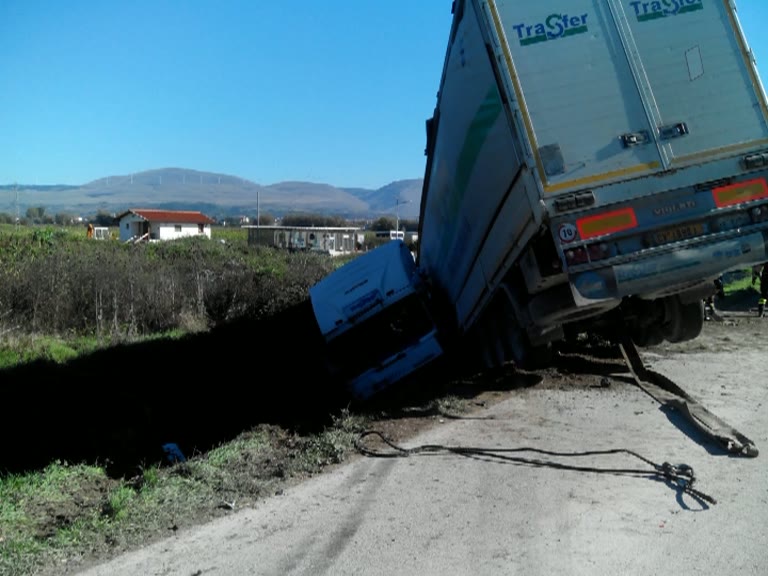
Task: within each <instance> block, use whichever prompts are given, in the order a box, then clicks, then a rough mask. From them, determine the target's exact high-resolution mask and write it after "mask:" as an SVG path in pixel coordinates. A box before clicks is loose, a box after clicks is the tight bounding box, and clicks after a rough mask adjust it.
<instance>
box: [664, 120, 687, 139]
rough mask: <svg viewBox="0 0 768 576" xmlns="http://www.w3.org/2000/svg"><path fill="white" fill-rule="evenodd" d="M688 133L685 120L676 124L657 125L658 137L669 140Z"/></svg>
mask: <svg viewBox="0 0 768 576" xmlns="http://www.w3.org/2000/svg"><path fill="white" fill-rule="evenodd" d="M686 134H688V125H687V124H686V123H685V122H679V123H677V124H667V125H666V126H659V139H660V140H669V139H671V138H679V137H680V136H685V135H686Z"/></svg>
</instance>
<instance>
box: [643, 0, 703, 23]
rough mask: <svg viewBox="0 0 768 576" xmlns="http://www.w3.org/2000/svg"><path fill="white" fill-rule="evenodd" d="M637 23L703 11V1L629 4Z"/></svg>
mask: <svg viewBox="0 0 768 576" xmlns="http://www.w3.org/2000/svg"><path fill="white" fill-rule="evenodd" d="M629 5H630V6H631V7H632V9H633V10H634V11H635V17H636V18H637V21H638V22H647V21H648V20H656V19H658V18H667V17H668V16H679V15H680V14H687V13H689V12H696V11H697V10H703V9H704V0H657V1H655V2H640V1H637V0H636V1H634V2H630V3H629Z"/></svg>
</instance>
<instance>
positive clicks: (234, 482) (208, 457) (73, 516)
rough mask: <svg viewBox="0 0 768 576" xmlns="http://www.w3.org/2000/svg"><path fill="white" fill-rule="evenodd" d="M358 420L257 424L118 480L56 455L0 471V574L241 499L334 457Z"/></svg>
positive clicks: (343, 451) (154, 532)
mask: <svg viewBox="0 0 768 576" xmlns="http://www.w3.org/2000/svg"><path fill="white" fill-rule="evenodd" d="M367 422H368V421H367V420H366V419H365V418H363V417H360V416H353V415H351V414H349V413H345V414H343V415H341V416H340V417H339V418H337V419H336V420H335V421H334V423H333V425H332V426H331V427H329V428H328V429H327V430H324V431H322V432H320V433H319V434H316V435H314V436H309V437H305V436H298V435H295V434H292V433H290V432H287V431H285V430H283V429H280V428H278V427H274V426H269V425H262V426H259V427H257V428H255V429H253V430H251V431H248V432H246V433H244V434H242V435H241V436H240V437H239V438H237V439H236V440H234V441H232V442H229V443H226V444H223V445H221V446H220V447H218V448H215V449H213V450H211V451H209V452H208V453H206V454H198V455H192V456H191V457H190V458H189V459H188V460H186V461H184V462H179V463H176V464H173V465H163V466H158V465H156V466H151V467H148V468H146V469H144V470H143V471H142V473H141V474H140V475H138V476H136V477H134V478H128V479H124V480H116V479H112V478H109V477H108V476H107V475H106V473H105V471H104V469H103V468H101V467H98V466H86V465H68V464H66V463H62V462H56V463H53V464H51V465H50V466H48V467H47V468H46V469H45V470H42V471H40V472H35V473H29V474H24V475H8V476H6V477H0V574H14V575H16V576H26V575H31V574H35V573H38V572H39V571H41V570H53V571H54V572H55V567H56V566H57V565H60V564H61V563H63V562H70V561H72V560H73V559H75V560H77V559H78V558H80V557H82V556H83V555H84V554H86V555H87V554H93V555H94V557H96V558H105V557H108V556H110V555H112V554H115V553H118V552H121V551H123V550H127V549H130V548H133V547H136V546H139V545H143V544H146V543H148V542H150V541H152V540H155V539H158V538H161V537H163V536H167V535H169V534H171V533H172V532H173V531H175V530H177V529H178V528H180V527H184V526H189V525H192V524H194V523H195V522H197V521H199V520H200V519H201V516H202V517H204V518H213V517H216V516H220V515H222V514H224V513H226V512H227V511H231V510H234V509H239V508H241V507H244V506H248V505H249V504H250V503H253V502H254V501H255V500H257V499H258V498H261V497H264V496H267V495H270V494H274V493H275V492H278V491H279V490H281V489H282V487H283V486H285V485H287V484H290V483H291V482H294V481H297V480H300V479H302V478H306V477H307V476H311V475H313V474H316V473H318V472H320V471H321V470H322V469H324V468H325V467H327V466H329V465H333V464H336V463H339V462H342V461H344V460H345V458H347V457H348V456H349V454H351V453H352V451H353V450H354V440H355V438H356V436H357V434H359V432H360V431H361V430H362V429H363V428H364V427H365V426H366V424H367ZM53 511H55V513H52V512H53Z"/></svg>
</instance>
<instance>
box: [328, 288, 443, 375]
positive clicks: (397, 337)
mask: <svg viewBox="0 0 768 576" xmlns="http://www.w3.org/2000/svg"><path fill="white" fill-rule="evenodd" d="M433 329H434V323H433V321H432V318H431V316H430V314H429V311H428V309H427V307H426V305H425V303H424V301H423V300H422V295H421V294H418V293H417V294H411V295H409V296H406V297H405V298H403V299H402V300H400V301H398V302H396V303H395V304H392V305H391V306H389V307H387V308H386V309H385V310H383V311H382V312H381V313H379V314H375V315H374V316H372V317H371V318H369V319H368V320H366V321H364V322H361V323H360V324H358V325H357V326H355V327H353V328H351V329H350V330H348V331H347V332H345V333H344V334H342V335H341V336H339V337H338V338H336V339H334V340H333V341H332V342H331V343H330V344H329V357H330V360H331V362H332V364H333V365H335V366H339V367H343V373H344V374H343V376H344V377H352V376H355V375H357V374H359V373H361V372H363V371H365V370H368V369H369V368H371V367H372V366H375V365H377V364H378V363H380V362H382V361H384V360H386V359H387V358H390V357H391V356H393V355H395V354H397V353H398V352H400V351H401V350H405V349H407V348H408V347H409V346H412V345H413V344H415V343H416V342H418V341H419V339H420V338H422V337H423V336H424V335H426V334H428V333H429V332H430V331H432V330H433Z"/></svg>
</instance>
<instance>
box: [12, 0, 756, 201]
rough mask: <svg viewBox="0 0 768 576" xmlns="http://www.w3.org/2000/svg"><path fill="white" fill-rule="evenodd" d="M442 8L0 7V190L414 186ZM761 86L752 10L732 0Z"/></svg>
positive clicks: (156, 0) (37, 0)
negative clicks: (17, 186) (123, 178)
mask: <svg viewBox="0 0 768 576" xmlns="http://www.w3.org/2000/svg"><path fill="white" fill-rule="evenodd" d="M450 6H451V0H386V1H384V0H327V1H320V0H292V1H290V2H288V1H286V0H275V1H268V0H185V1H182V0H131V1H123V2H118V1H117V0H113V1H112V0H103V1H97V0H67V1H63V0H62V1H57V0H0V184H11V183H14V182H18V183H24V184H55V183H56V184H84V183H86V182H89V181H91V180H96V179H98V178H101V177H103V176H107V175H116V174H130V173H132V172H140V171H143V170H150V169H154V168H164V167H181V168H190V169H194V170H203V171H211V172H218V173H224V174H232V175H235V176H240V177H242V178H246V179H249V180H252V181H254V182H257V183H259V184H272V183H276V182H280V181H285V180H305V181H312V182H322V183H328V184H332V185H335V186H343V187H364V188H379V187H381V186H384V185H386V184H388V183H390V182H392V181H394V180H399V179H404V178H420V177H422V176H423V170H424V161H425V158H424V144H425V129H424V122H425V120H426V119H427V117H428V116H430V115H431V113H432V110H433V108H434V105H435V102H436V100H435V98H436V92H437V89H438V85H439V81H440V74H441V71H442V64H443V57H444V55H445V48H446V41H447V38H448V32H449V28H450V23H451V14H450ZM737 6H738V9H739V15H740V19H741V22H742V25H743V27H744V29H745V32H746V34H747V38H748V39H749V42H750V44H751V47H752V49H753V50H754V52H755V54H756V57H757V65H758V69H759V70H760V72H761V75H762V77H763V81H764V82H765V81H766V79H768V77H767V76H766V74H768V40H766V35H765V33H764V28H765V26H766V25H768V2H766V0H738V1H737Z"/></svg>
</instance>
